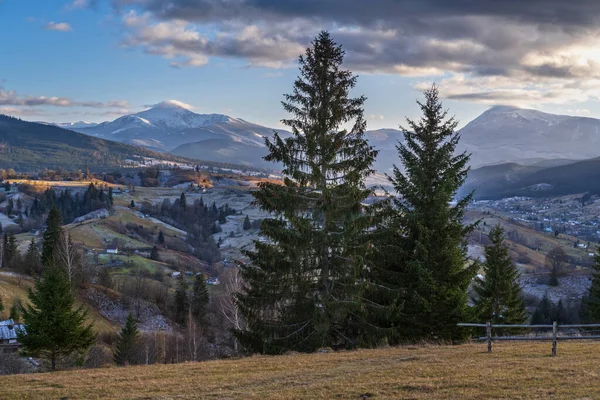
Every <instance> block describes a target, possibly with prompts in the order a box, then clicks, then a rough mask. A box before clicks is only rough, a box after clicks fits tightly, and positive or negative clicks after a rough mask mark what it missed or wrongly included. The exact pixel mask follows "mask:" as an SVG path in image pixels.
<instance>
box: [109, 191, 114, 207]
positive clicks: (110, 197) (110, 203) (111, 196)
mask: <svg viewBox="0 0 600 400" xmlns="http://www.w3.org/2000/svg"><path fill="white" fill-rule="evenodd" d="M113 200H114V199H113V188H112V187H109V188H108V205H109V207H112V206H113Z"/></svg>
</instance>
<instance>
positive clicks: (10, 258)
mask: <svg viewBox="0 0 600 400" xmlns="http://www.w3.org/2000/svg"><path fill="white" fill-rule="evenodd" d="M3 251H4V255H3V260H4V262H3V264H4V265H5V266H6V267H7V268H15V267H16V266H17V263H18V261H19V257H20V254H19V248H18V246H17V238H16V236H15V233H14V232H11V233H9V234H8V235H7V234H6V233H5V234H4V244H3Z"/></svg>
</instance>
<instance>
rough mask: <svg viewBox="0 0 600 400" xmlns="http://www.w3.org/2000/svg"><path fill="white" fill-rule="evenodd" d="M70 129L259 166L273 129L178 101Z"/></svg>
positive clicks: (156, 147) (178, 151) (189, 154)
mask: <svg viewBox="0 0 600 400" xmlns="http://www.w3.org/2000/svg"><path fill="white" fill-rule="evenodd" d="M69 129H72V130H74V131H77V132H80V133H85V134H87V135H91V136H96V137H100V138H104V139H110V140H115V141H119V142H124V143H129V144H134V145H137V146H142V147H147V148H150V149H153V150H159V151H163V152H173V154H177V155H182V156H186V157H193V158H198V159H203V160H208V161H219V162H231V163H243V164H248V165H250V164H252V165H260V166H267V165H268V164H266V163H265V162H264V160H262V157H263V156H265V155H266V147H265V137H270V136H272V135H273V132H274V130H273V129H270V128H267V127H264V126H261V125H257V124H253V123H251V122H248V121H245V120H243V119H239V118H233V117H230V116H227V115H222V114H197V113H195V112H193V111H191V110H189V109H188V108H186V107H185V106H184V105H183V103H180V102H178V101H175V100H169V101H163V102H161V103H159V104H156V105H155V106H153V107H152V108H150V109H148V110H145V111H142V112H139V113H135V114H130V115H125V116H122V117H120V118H117V119H115V120H114V121H107V122H103V123H101V124H98V125H96V126H92V127H71V128H69ZM279 132H281V133H284V131H279ZM188 145H189V146H188ZM271 166H272V165H271Z"/></svg>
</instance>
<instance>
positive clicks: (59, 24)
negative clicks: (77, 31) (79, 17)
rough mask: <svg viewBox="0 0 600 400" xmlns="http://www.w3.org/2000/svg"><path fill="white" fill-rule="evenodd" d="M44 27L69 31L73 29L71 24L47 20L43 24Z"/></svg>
mask: <svg viewBox="0 0 600 400" xmlns="http://www.w3.org/2000/svg"><path fill="white" fill-rule="evenodd" d="M44 28H45V29H46V30H49V31H60V32H69V31H71V30H73V28H72V27H71V25H69V24H67V23H66V22H54V21H52V22H48V23H47V24H46V25H44Z"/></svg>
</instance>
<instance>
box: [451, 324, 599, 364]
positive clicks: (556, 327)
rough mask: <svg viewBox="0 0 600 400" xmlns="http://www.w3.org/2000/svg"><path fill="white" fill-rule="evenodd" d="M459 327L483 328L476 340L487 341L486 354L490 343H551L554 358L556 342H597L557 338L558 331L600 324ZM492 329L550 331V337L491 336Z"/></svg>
mask: <svg viewBox="0 0 600 400" xmlns="http://www.w3.org/2000/svg"><path fill="white" fill-rule="evenodd" d="M457 325H458V326H461V327H467V328H485V330H486V335H485V336H481V337H479V338H477V340H481V341H487V346H488V353H491V352H492V343H493V342H494V341H509V340H514V341H552V357H555V356H556V347H557V342H559V341H563V340H598V339H600V336H599V335H588V336H558V330H559V329H581V328H600V324H572V325H558V324H557V323H556V321H555V322H554V323H553V324H552V325H528V324H517V325H507V324H492V323H491V322H487V323H485V324H477V323H470V322H464V323H459V324H457ZM493 328H504V329H506V328H517V329H524V328H528V329H552V336H492V329H493Z"/></svg>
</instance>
